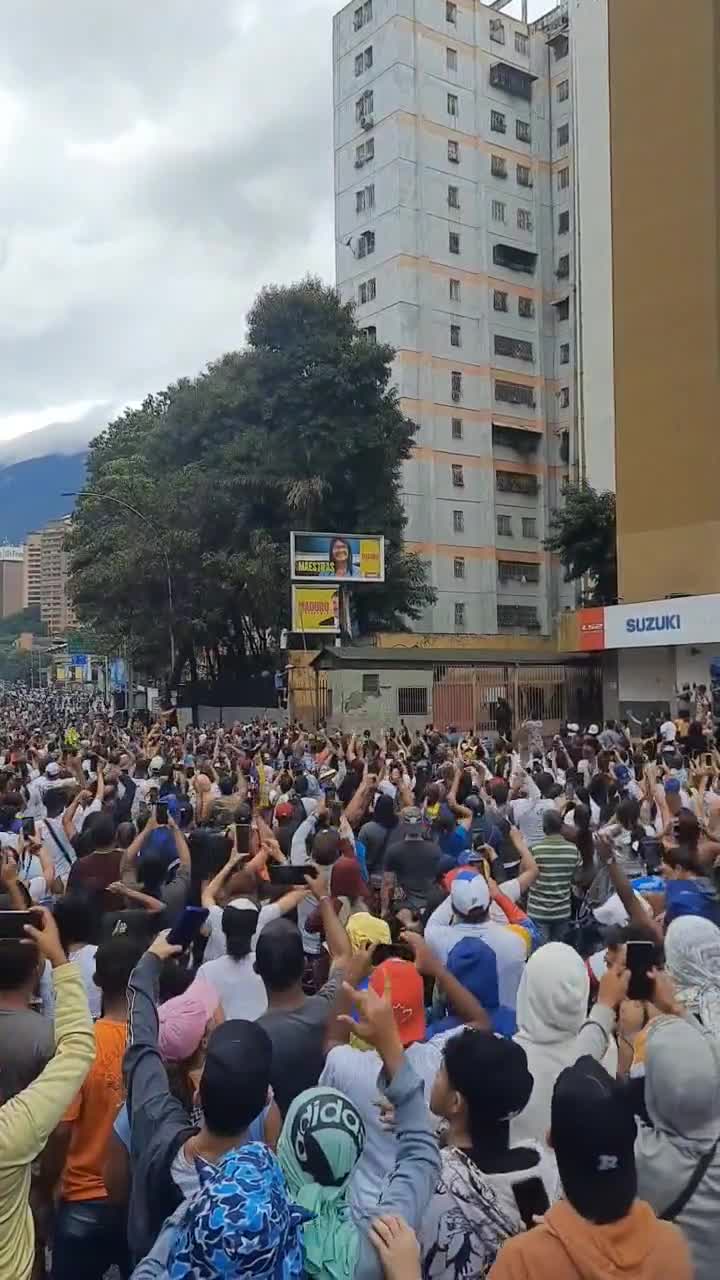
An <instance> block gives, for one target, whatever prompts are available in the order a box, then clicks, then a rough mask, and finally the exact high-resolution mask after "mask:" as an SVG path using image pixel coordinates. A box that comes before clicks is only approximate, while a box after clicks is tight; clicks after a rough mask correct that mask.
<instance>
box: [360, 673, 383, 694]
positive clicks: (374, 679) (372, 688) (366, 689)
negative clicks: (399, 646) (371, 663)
mask: <svg viewBox="0 0 720 1280" xmlns="http://www.w3.org/2000/svg"><path fill="white" fill-rule="evenodd" d="M362 691H363V693H367V694H370V696H371V697H373V698H377V697H378V696H379V694H380V676H379V675H378V674H376V673H375V672H365V673H364V675H363V678H362Z"/></svg>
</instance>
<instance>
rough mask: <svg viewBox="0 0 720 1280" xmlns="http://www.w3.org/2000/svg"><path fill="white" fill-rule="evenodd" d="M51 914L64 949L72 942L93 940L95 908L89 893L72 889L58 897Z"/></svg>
mask: <svg viewBox="0 0 720 1280" xmlns="http://www.w3.org/2000/svg"><path fill="white" fill-rule="evenodd" d="M53 915H54V917H55V923H56V925H57V928H58V933H59V934H60V941H61V942H62V945H63V950H64V951H67V949H68V947H69V946H70V945H71V944H72V943H73V942H92V941H93V939H94V937H95V923H96V921H95V915H96V909H95V907H94V906H93V900H92V898H91V896H90V894H89V893H85V892H84V891H83V890H80V889H72V890H71V891H70V893H66V894H65V896H64V897H63V898H58V900H57V902H56V903H55V909H54V911H53Z"/></svg>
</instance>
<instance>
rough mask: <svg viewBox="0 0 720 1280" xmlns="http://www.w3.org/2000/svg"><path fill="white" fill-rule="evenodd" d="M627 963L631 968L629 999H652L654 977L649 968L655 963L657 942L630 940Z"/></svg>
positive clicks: (627, 948) (627, 949)
mask: <svg viewBox="0 0 720 1280" xmlns="http://www.w3.org/2000/svg"><path fill="white" fill-rule="evenodd" d="M626 952H627V958H626V961H625V963H626V965H627V967H628V969H629V970H630V982H629V984H628V999H629V1000H650V999H651V998H652V993H653V983H652V978H649V977H648V970H649V969H652V968H653V967H654V964H655V944H654V943H653V942H643V941H638V942H628V944H627V947H626Z"/></svg>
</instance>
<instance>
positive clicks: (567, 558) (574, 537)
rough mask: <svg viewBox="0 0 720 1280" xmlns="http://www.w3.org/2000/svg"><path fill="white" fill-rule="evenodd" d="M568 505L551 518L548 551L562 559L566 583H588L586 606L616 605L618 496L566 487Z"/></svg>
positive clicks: (583, 487)
mask: <svg viewBox="0 0 720 1280" xmlns="http://www.w3.org/2000/svg"><path fill="white" fill-rule="evenodd" d="M563 497H564V500H565V505H564V506H562V507H560V508H558V509H557V510H556V511H553V512H552V514H551V516H550V528H549V537H548V538H547V539H546V541H545V546H546V548H547V550H548V551H554V552H555V553H556V554H557V555H559V557H560V562H561V564H562V566H563V569H564V570H565V581H566V582H576V581H578V580H580V579H586V581H587V584H588V590H587V591H586V592H585V595H584V601H585V603H586V604H615V603H617V544H616V521H615V494H614V493H597V492H596V490H595V489H593V488H592V486H591V485H589V484H577V485H574V484H571V485H566V486H565V488H564V490H563Z"/></svg>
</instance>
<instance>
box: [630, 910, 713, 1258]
mask: <svg viewBox="0 0 720 1280" xmlns="http://www.w3.org/2000/svg"><path fill="white" fill-rule="evenodd" d="M673 927H674V926H673ZM716 932H717V930H716ZM645 1106H646V1109H647V1114H648V1117H649V1119H650V1121H651V1127H649V1126H647V1125H643V1126H642V1127H641V1128H640V1131H639V1133H638V1136H637V1140H636V1143H635V1163H636V1165H637V1175H638V1194H639V1195H640V1196H642V1198H643V1199H644V1200H647V1201H648V1203H649V1204H650V1205H651V1206H652V1208H653V1209H654V1210H655V1212H656V1213H657V1215H658V1217H661V1218H663V1219H665V1221H670V1222H675V1223H677V1225H678V1226H679V1227H680V1228H681V1229H682V1231H683V1233H684V1235H685V1238H686V1239H687V1242H688V1244H689V1246H690V1251H691V1253H692V1259H693V1263H694V1265H695V1280H714V1277H715V1276H716V1275H717V1271H718V1263H717V1259H718V1254H719V1253H720V1217H718V1213H717V1206H718V1202H719V1201H720V1146H719V1143H720V1045H719V1044H718V1041H717V1040H716V1039H715V1038H714V1037H713V1036H708V1035H705V1034H704V1033H703V1031H702V1030H701V1028H700V1027H699V1026H698V1025H697V1024H695V1025H693V1022H692V1021H691V1020H690V1019H687V1018H672V1017H663V1018H658V1019H656V1021H654V1022H653V1023H652V1024H651V1026H650V1030H649V1033H648V1041H647V1050H646V1056H645ZM668 1274H669V1273H668Z"/></svg>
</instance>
